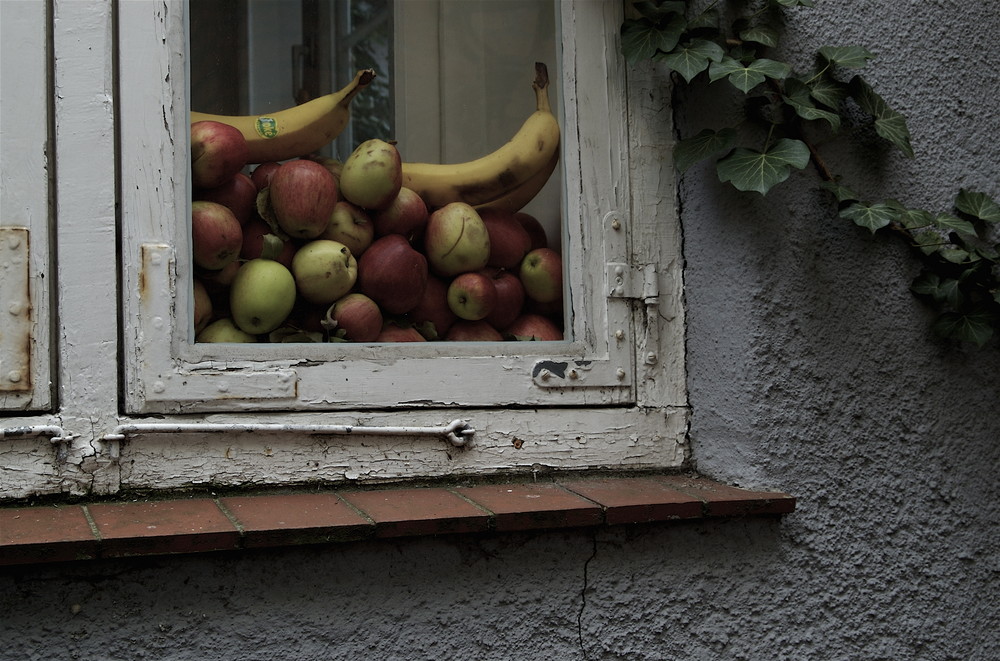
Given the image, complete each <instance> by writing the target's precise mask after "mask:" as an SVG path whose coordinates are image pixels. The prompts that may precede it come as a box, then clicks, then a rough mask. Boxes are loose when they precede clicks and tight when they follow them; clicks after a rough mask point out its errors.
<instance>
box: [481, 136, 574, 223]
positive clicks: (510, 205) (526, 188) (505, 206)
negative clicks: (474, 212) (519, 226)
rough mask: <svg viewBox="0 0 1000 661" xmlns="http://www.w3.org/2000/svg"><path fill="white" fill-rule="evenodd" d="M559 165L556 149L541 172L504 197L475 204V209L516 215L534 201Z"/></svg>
mask: <svg viewBox="0 0 1000 661" xmlns="http://www.w3.org/2000/svg"><path fill="white" fill-rule="evenodd" d="M558 163H559V150H558V149H556V150H555V152H553V154H552V158H550V159H549V162H548V163H546V164H545V165H544V166H543V167H542V169H541V170H539V171H538V172H536V173H535V174H533V175H531V178H530V179H528V180H527V181H525V182H524V183H523V184H521V185H520V186H518V187H516V188H513V189H511V190H510V191H508V192H507V193H506V194H505V195H502V196H500V197H498V198H497V199H495V200H493V201H492V202H487V203H485V204H477V205H476V209H482V208H486V207H489V208H491V209H498V210H500V211H506V212H508V213H517V212H518V211H520V210H521V209H523V208H524V207H525V206H527V205H528V202H531V201H532V200H533V199H535V196H536V195H538V194H539V193H540V192H541V190H542V188H544V187H545V184H546V183H548V181H549V177H551V176H552V173H553V172H554V171H555V169H556V165H557V164H558Z"/></svg>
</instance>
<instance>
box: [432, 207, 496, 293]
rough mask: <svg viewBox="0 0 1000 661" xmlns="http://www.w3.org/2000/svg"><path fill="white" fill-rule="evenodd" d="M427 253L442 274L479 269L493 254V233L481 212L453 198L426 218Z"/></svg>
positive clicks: (455, 273)
mask: <svg viewBox="0 0 1000 661" xmlns="http://www.w3.org/2000/svg"><path fill="white" fill-rule="evenodd" d="M424 253H425V254H426V255H427V261H428V262H429V263H430V265H431V268H432V269H433V270H434V272H435V273H437V274H438V275H441V276H445V277H447V276H452V275H458V274H459V273H466V272H468V271H477V270H479V269H481V268H483V267H484V266H486V262H487V260H489V257H490V235H489V232H487V231H486V224H485V223H483V219H482V218H480V216H479V213H478V212H477V211H476V210H475V209H474V208H473V207H471V206H469V205H468V204H466V203H464V202H452V203H450V204H446V205H445V206H443V207H441V208H440V209H437V210H436V211H434V212H433V213H432V214H431V215H430V217H429V218H428V219H427V230H426V232H425V234H424Z"/></svg>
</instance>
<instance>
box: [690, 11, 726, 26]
mask: <svg viewBox="0 0 1000 661" xmlns="http://www.w3.org/2000/svg"><path fill="white" fill-rule="evenodd" d="M706 28H707V29H714V30H718V29H719V12H718V10H715V9H706V10H705V11H703V12H701V13H700V14H698V15H697V16H695V17H694V18H692V19H691V20H690V21H688V29H689V30H701V29H706Z"/></svg>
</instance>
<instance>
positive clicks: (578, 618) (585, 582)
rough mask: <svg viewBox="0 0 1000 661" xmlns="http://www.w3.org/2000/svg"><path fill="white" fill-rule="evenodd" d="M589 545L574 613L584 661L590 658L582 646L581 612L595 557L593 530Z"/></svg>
mask: <svg viewBox="0 0 1000 661" xmlns="http://www.w3.org/2000/svg"><path fill="white" fill-rule="evenodd" d="M590 539H591V543H592V544H593V547H592V549H591V551H590V557H588V558H587V559H586V560H585V561H584V563H583V587H582V588H581V589H580V610H578V611H577V613H576V638H577V640H578V641H579V644H580V652H581V653H582V654H583V658H584V661H587V660H588V659H589V658H590V656H588V654H587V646H586V645H584V644H583V611H584V610H586V608H587V589H588V587H589V585H588V579H589V576H588V569H589V568H590V562H591V561H592V560H593V559H594V558H596V557H597V531H596V530H595V531H594V532H593V533H592V534H591V536H590Z"/></svg>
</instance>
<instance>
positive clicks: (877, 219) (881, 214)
mask: <svg viewBox="0 0 1000 661" xmlns="http://www.w3.org/2000/svg"><path fill="white" fill-rule="evenodd" d="M840 217H841V218H848V219H850V220H853V221H854V224H855V225H858V226H860V227H867V228H868V229H869V230H870V231H871V233H872V234H874V233H875V232H876V230H880V229H882V228H883V227H885V226H886V225H888V224H889V223H891V222H892V221H893V219H894V218H895V217H896V213H895V211H894V210H893V208H892V207H890V206H889V205H888V204H885V203H884V202H875V203H874V204H866V203H864V202H855V203H854V204H852V205H850V206H848V207H847V208H846V209H843V210H841V212H840Z"/></svg>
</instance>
